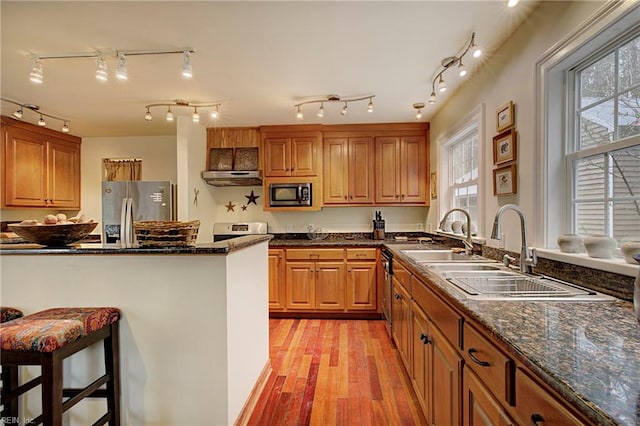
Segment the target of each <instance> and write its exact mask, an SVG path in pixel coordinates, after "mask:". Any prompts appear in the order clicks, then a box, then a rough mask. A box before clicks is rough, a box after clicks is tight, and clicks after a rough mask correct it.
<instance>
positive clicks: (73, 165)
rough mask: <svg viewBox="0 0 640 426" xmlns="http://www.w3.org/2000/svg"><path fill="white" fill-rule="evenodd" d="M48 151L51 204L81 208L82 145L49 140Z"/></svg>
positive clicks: (58, 206) (49, 200)
mask: <svg viewBox="0 0 640 426" xmlns="http://www.w3.org/2000/svg"><path fill="white" fill-rule="evenodd" d="M47 151H48V152H47V156H48V162H47V164H48V168H49V170H48V187H49V190H48V200H47V202H48V204H49V206H51V207H56V208H71V209H80V146H79V145H76V144H69V143H63V142H49V144H48V150H47Z"/></svg>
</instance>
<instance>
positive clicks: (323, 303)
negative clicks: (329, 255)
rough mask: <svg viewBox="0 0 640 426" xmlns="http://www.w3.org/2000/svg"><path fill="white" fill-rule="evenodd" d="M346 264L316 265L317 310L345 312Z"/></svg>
mask: <svg viewBox="0 0 640 426" xmlns="http://www.w3.org/2000/svg"><path fill="white" fill-rule="evenodd" d="M344 271H345V267H344V262H317V263H316V264H315V274H316V277H315V287H316V308H317V309H331V310H344V307H345V304H344V293H345V289H344V282H345V272H344Z"/></svg>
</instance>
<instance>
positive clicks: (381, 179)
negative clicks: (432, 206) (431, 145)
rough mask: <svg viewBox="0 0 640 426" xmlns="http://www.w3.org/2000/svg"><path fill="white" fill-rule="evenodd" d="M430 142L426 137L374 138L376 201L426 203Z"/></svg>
mask: <svg viewBox="0 0 640 426" xmlns="http://www.w3.org/2000/svg"><path fill="white" fill-rule="evenodd" d="M427 162H428V154H427V143H426V138H425V137H424V136H401V137H398V136H381V137H377V138H376V140H375V164H376V182H375V187H376V194H375V202H376V203H383V204H384V203H391V204H417V205H425V204H426V203H427V200H428V198H427V187H428V185H427Z"/></svg>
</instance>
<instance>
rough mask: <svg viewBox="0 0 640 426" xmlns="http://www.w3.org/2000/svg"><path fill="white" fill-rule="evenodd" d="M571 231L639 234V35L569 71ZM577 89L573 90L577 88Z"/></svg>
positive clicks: (618, 236) (628, 236)
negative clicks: (570, 107) (570, 108)
mask: <svg viewBox="0 0 640 426" xmlns="http://www.w3.org/2000/svg"><path fill="white" fill-rule="evenodd" d="M568 76H569V81H570V82H571V83H573V84H571V85H567V88H568V90H569V96H571V97H572V99H570V102H569V105H573V108H572V111H570V114H569V117H570V122H569V126H570V129H571V130H572V131H570V132H569V135H570V137H569V138H568V146H567V156H566V162H567V164H566V167H567V170H569V180H570V187H571V189H572V197H571V202H570V205H569V206H568V210H569V212H570V217H571V224H572V231H573V232H574V233H577V234H582V235H587V234H591V235H597V234H602V235H609V236H612V237H614V238H615V239H616V240H618V242H623V241H625V240H627V239H636V240H638V239H640V35H639V34H638V33H633V34H632V35H631V36H628V37H625V38H622V39H619V40H616V43H615V44H614V45H612V46H610V47H609V48H607V49H606V50H605V51H604V53H600V54H598V55H596V56H591V57H588V58H587V60H586V61H584V62H583V63H582V64H580V65H578V66H577V67H575V69H574V70H572V71H570V72H569V73H568ZM572 91H573V93H572Z"/></svg>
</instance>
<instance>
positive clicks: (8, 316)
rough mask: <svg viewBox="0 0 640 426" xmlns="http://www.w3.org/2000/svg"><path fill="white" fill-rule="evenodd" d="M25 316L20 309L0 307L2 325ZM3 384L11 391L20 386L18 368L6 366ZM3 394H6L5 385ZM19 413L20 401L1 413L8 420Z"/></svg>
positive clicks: (11, 403) (1, 377) (11, 404)
mask: <svg viewBox="0 0 640 426" xmlns="http://www.w3.org/2000/svg"><path fill="white" fill-rule="evenodd" d="M23 315H24V314H23V313H22V311H21V310H20V309H16V308H11V307H9V306H0V323H3V322H7V321H12V320H14V319H18V318H21V317H22V316H23ZM0 380H1V381H2V383H3V384H4V383H6V384H7V386H9V388H10V389H15V388H16V387H17V386H18V367H17V366H15V365H6V366H4V367H2V373H1V375H0ZM2 393H3V394H4V393H5V388H4V385H3V388H2ZM17 412H18V400H17V399H16V400H15V401H11V402H10V403H9V404H7V405H5V406H4V407H3V409H2V411H0V417H3V418H6V417H8V416H9V415H11V414H13V413H17Z"/></svg>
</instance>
